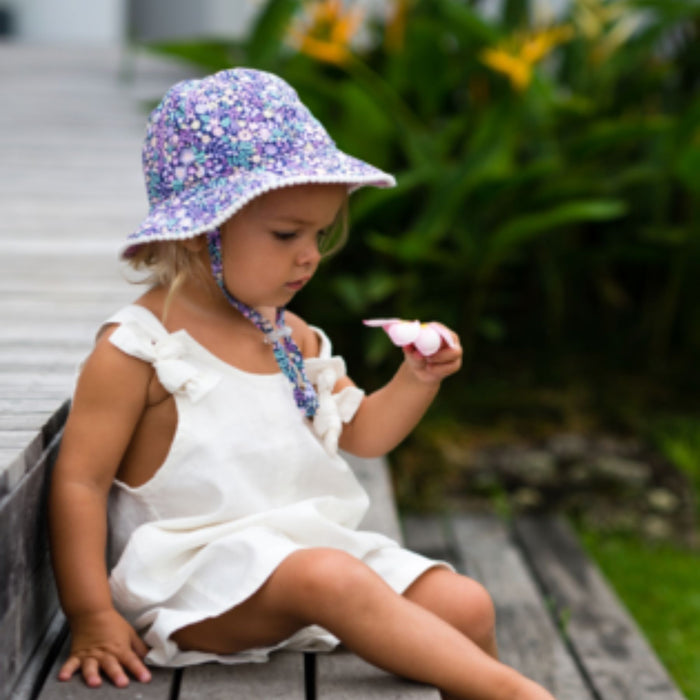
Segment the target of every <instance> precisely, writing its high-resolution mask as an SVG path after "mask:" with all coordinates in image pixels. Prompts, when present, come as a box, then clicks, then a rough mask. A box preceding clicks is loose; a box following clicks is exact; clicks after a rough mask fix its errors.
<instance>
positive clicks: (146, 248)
mask: <svg viewBox="0 0 700 700" xmlns="http://www.w3.org/2000/svg"><path fill="white" fill-rule="evenodd" d="M348 221H349V214H348V197H345V198H344V199H343V202H342V204H341V207H340V210H339V211H338V215H337V216H336V218H335V220H334V221H333V223H332V224H331V225H330V226H329V227H328V228H327V229H326V231H325V234H326V235H324V236H323V238H322V239H321V240H320V242H319V251H320V252H321V255H322V256H323V258H324V259H325V258H328V257H330V256H331V255H334V254H335V253H337V252H338V251H339V250H340V249H341V248H342V247H343V246H344V245H345V242H346V241H347V238H348V228H349V226H348ZM200 237H202V238H206V234H204V233H202V234H200ZM188 240H192V239H188ZM204 244H205V246H206V242H205V243H204ZM203 257H204V256H203V255H202V253H201V252H200V250H198V249H197V248H191V247H188V246H187V245H186V244H185V241H181V240H177V241H153V242H151V243H144V244H142V245H139V246H137V247H136V248H135V250H134V251H133V252H132V253H131V254H130V255H129V258H128V259H127V262H128V263H129V265H130V266H131V267H132V268H133V269H134V270H136V271H137V272H146V273H147V274H146V276H145V277H142V278H140V279H138V280H135V282H136V283H137V284H148V285H150V286H151V287H156V286H158V287H164V288H165V289H167V295H166V297H165V304H164V305H163V317H162V319H161V320H162V321H163V322H164V321H165V319H166V317H167V315H168V310H169V308H170V305H171V303H172V301H173V298H174V297H175V295H176V294H177V292H178V290H179V289H180V287H182V285H183V284H184V283H185V282H187V281H189V280H193V281H196V282H197V283H198V284H201V285H202V286H203V287H206V288H209V289H212V290H213V289H214V285H213V284H212V282H213V277H212V274H211V270H210V269H209V267H208V266H207V264H206V263H205V262H204V259H203Z"/></svg>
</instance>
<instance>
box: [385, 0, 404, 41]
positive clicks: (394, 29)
mask: <svg viewBox="0 0 700 700" xmlns="http://www.w3.org/2000/svg"><path fill="white" fill-rule="evenodd" d="M409 3H410V0H394V2H393V3H392V7H391V10H390V14H389V17H388V19H387V23H386V30H385V34H384V43H385V45H386V48H387V49H388V50H389V51H401V49H403V42H404V36H405V34H406V16H407V14H408V5H409Z"/></svg>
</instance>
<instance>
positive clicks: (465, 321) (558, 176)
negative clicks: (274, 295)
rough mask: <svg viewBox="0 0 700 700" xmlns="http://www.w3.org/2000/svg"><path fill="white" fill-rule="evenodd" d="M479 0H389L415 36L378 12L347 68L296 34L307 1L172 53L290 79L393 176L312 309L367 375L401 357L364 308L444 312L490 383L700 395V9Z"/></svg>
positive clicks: (373, 196) (337, 132) (361, 211)
mask: <svg viewBox="0 0 700 700" xmlns="http://www.w3.org/2000/svg"><path fill="white" fill-rule="evenodd" d="M345 4H346V6H347V5H351V4H352V3H350V2H346V3H345ZM479 4H480V3H479V2H467V1H466V0H413V2H410V1H408V0H403V2H402V0H395V1H394V2H391V3H387V7H388V8H389V9H391V8H393V7H399V6H405V10H406V13H405V25H401V24H400V23H399V22H398V20H396V19H394V20H391V19H386V18H385V17H375V18H366V19H365V23H364V24H365V26H364V32H365V40H364V41H363V42H362V43H361V44H359V43H358V45H357V46H353V52H352V55H351V57H350V58H349V59H348V60H346V61H342V62H339V63H336V64H331V63H328V62H324V61H322V60H317V59H315V58H314V57H313V56H311V55H307V54H305V53H303V52H302V51H301V50H299V49H296V48H294V47H293V46H291V45H290V44H289V43H288V42H287V41H286V40H285V37H286V36H287V35H288V33H289V26H290V23H291V22H293V21H295V18H298V16H300V15H303V13H304V12H308V8H306V5H304V4H303V3H302V2H300V1H299V0H284V1H282V2H268V3H267V5H265V6H264V8H263V10H262V12H261V14H260V17H259V19H258V22H257V24H256V26H255V27H254V29H253V31H252V33H251V36H250V38H249V39H248V40H246V41H245V42H243V43H239V44H234V43H231V45H229V46H225V47H222V46H220V45H219V46H216V45H210V46H205V47H202V46H200V47H181V51H182V55H186V56H189V57H191V58H192V57H193V58H195V59H196V58H197V56H198V55H199V56H203V57H204V58H203V59H202V60H203V64H204V65H206V68H207V69H211V68H214V67H219V68H223V67H227V66H229V65H231V63H240V64H245V65H253V66H257V67H260V68H264V69H270V70H274V71H276V72H278V73H279V74H281V75H282V76H283V77H285V78H286V79H287V80H289V81H290V82H291V83H292V84H293V85H295V87H296V88H297V89H298V90H299V92H300V94H301V96H302V99H303V100H304V101H305V102H306V103H307V104H308V105H309V106H310V108H311V109H312V111H313V112H314V113H315V114H316V115H317V116H318V117H319V118H320V120H321V121H322V122H323V123H324V124H325V125H326V127H327V128H328V130H329V131H330V133H331V134H332V135H333V136H334V138H335V139H336V141H337V142H338V144H339V146H340V147H341V148H344V149H346V150H348V151H350V152H352V153H353V154H354V155H357V156H358V157H360V158H365V159H367V160H369V161H370V162H373V163H374V164H376V165H378V166H379V167H382V168H385V169H387V170H389V171H390V172H393V173H395V174H396V176H397V179H398V187H397V188H395V189H394V190H389V191H362V192H360V193H358V194H357V195H354V197H353V204H352V207H351V213H352V219H353V226H352V229H353V230H352V233H351V238H350V241H349V243H348V245H347V247H346V250H345V251H344V252H343V253H342V254H341V256H340V257H339V258H338V259H336V260H333V261H331V262H330V263H328V265H327V266H326V267H325V269H323V270H322V271H321V273H320V277H321V279H319V280H318V281H316V282H315V284H314V285H313V286H312V287H311V291H310V292H308V293H307V294H305V295H302V296H301V297H300V298H299V300H298V305H299V307H300V311H301V312H302V313H303V314H306V315H307V316H308V317H309V318H311V319H313V320H314V322H317V323H319V324H320V325H323V326H325V327H327V329H328V330H329V331H330V332H331V333H332V334H333V336H334V338H335V340H336V343H337V344H338V345H339V347H340V348H341V349H342V351H343V352H344V353H345V354H346V355H348V359H349V361H350V364H351V366H352V367H353V372H354V374H355V375H359V377H358V379H359V381H361V382H365V381H368V380H370V381H371V380H372V376H371V374H372V373H373V372H377V373H378V374H379V375H381V374H382V373H383V372H384V373H386V372H387V371H388V367H389V364H393V360H392V362H391V363H387V365H386V367H385V366H384V365H383V364H382V363H383V361H384V360H385V359H387V358H388V357H389V355H390V353H392V348H391V347H390V345H389V344H387V343H382V342H381V341H378V340H377V339H376V338H375V337H374V335H376V331H374V332H373V331H369V330H364V329H362V328H361V327H360V326H359V324H358V318H357V316H358V314H361V315H363V316H402V317H407V318H423V319H429V318H439V319H441V320H443V321H445V322H446V323H448V324H450V325H452V326H453V327H454V328H455V329H456V330H457V331H458V332H459V333H460V335H461V337H462V339H463V343H464V345H465V347H466V348H467V351H468V358H467V359H468V362H469V363H471V369H472V371H473V372H474V373H477V372H478V373H479V374H480V375H481V376H489V375H492V376H502V374H503V373H504V372H505V373H508V372H509V371H512V367H513V366H517V367H518V368H519V371H521V370H522V368H527V372H528V373H529V374H530V380H531V381H532V383H543V382H544V383H547V382H554V383H557V382H561V381H565V380H566V379H567V378H570V375H571V374H572V373H573V374H574V375H576V376H581V375H582V374H584V373H587V372H588V373H594V372H597V371H598V370H600V369H601V368H602V369H603V370H605V371H606V372H613V373H614V372H616V371H618V372H619V371H622V372H625V373H637V374H639V375H640V376H641V375H645V376H646V378H647V381H649V380H651V381H657V382H659V383H664V384H665V385H666V386H671V387H673V386H675V387H677V388H679V389H680V388H681V387H683V388H686V389H687V388H689V386H691V387H692V386H694V387H695V388H696V389H697V384H698V382H697V379H698V375H697V373H694V372H693V370H694V363H695V356H696V355H697V352H698V351H699V350H700V307H699V306H698V305H697V304H696V303H695V300H696V299H697V298H698V295H699V294H700V274H698V273H699V272H700V222H699V220H698V215H699V213H700V93H698V90H697V83H698V78H697V76H698V75H700V42H698V34H699V33H700V3H698V2H697V1H692V2H689V1H688V0H627V1H626V0H585V1H584V0H571V3H570V10H569V12H568V14H567V15H566V16H564V17H562V18H559V19H557V20H556V22H554V20H552V22H551V24H556V25H557V26H558V27H559V29H557V28H556V27H549V28H546V27H539V26H535V25H534V24H533V21H534V20H532V19H531V17H532V16H533V14H534V2H533V3H529V2H521V1H520V0H518V2H505V3H503V15H502V16H501V17H497V18H490V19H488V20H487V19H485V18H484V16H483V15H482V14H480V12H479V11H478V8H479ZM539 4H540V5H541V3H539ZM584 5H585V6H586V8H588V10H587V13H588V14H585V13H584V10H585V9H586V8H584V7H583V6H584ZM305 8H306V9H305ZM389 14H391V13H389ZM591 17H595V18H596V19H595V21H592V20H591ZM585 18H588V19H585ZM584 20H585V21H584ZM547 29H550V30H552V31H550V33H547V31H546V30H547ZM557 32H559V33H557ZM390 37H393V39H392V40H391V41H390ZM397 37H398V39H397ZM538 42H539V44H538ZM538 47H539V48H538ZM487 49H490V50H492V51H493V50H496V52H500V54H499V55H500V56H501V57H503V56H504V55H505V56H506V57H508V56H509V57H510V58H509V60H510V64H511V65H516V66H519V68H518V70H521V71H524V72H521V73H520V77H519V78H518V76H517V75H516V74H515V73H514V72H513V71H515V69H513V70H512V71H510V72H509V71H508V70H505V69H499V68H497V67H493V64H492V63H490V62H489V61H488V60H487V58H486V54H485V53H484V51H485V50H487ZM169 50H171V51H172V50H173V47H172V46H171V47H169ZM533 52H534V53H533ZM216 56H219V57H220V59H221V63H220V65H218V66H213V65H212V58H213V57H216ZM518 80H520V82H518ZM318 290H323V293H315V292H318ZM295 303H297V302H295ZM368 355H369V356H370V358H371V361H372V362H371V363H370V369H369V370H367V374H366V376H362V371H363V370H362V368H363V367H365V366H367V362H366V358H367V356H368Z"/></svg>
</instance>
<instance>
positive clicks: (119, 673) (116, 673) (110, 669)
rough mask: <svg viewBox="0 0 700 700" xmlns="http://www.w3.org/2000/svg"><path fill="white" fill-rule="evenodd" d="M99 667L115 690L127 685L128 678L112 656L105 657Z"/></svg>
mask: <svg viewBox="0 0 700 700" xmlns="http://www.w3.org/2000/svg"><path fill="white" fill-rule="evenodd" d="M100 666H102V670H103V671H104V672H105V673H106V674H107V677H108V678H109V679H110V680H111V681H112V683H114V685H116V686H117V688H124V687H126V686H127V685H129V677H128V676H127V675H126V673H125V671H124V669H123V668H122V665H121V664H120V663H119V661H117V659H116V658H115V657H114V656H105V657H104V658H103V659H102V662H101V663H100Z"/></svg>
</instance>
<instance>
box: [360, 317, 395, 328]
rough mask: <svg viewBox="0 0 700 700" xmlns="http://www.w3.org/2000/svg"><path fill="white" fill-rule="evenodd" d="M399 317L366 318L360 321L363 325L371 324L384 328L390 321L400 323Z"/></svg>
mask: <svg viewBox="0 0 700 700" xmlns="http://www.w3.org/2000/svg"><path fill="white" fill-rule="evenodd" d="M400 321H401V319H400V318H368V319H365V320H364V321H363V322H362V323H364V324H365V326H371V327H372V328H384V327H386V326H388V325H390V324H392V323H400Z"/></svg>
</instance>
